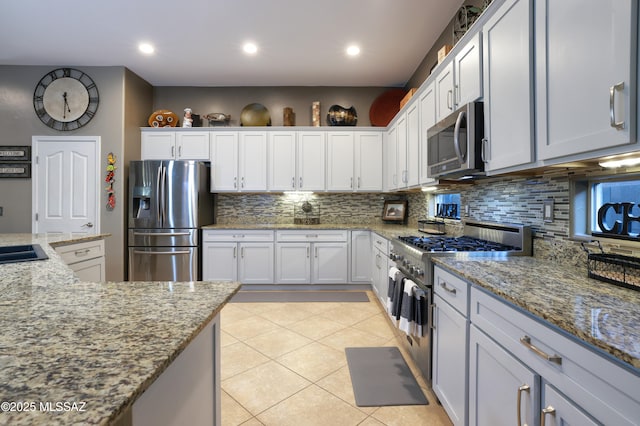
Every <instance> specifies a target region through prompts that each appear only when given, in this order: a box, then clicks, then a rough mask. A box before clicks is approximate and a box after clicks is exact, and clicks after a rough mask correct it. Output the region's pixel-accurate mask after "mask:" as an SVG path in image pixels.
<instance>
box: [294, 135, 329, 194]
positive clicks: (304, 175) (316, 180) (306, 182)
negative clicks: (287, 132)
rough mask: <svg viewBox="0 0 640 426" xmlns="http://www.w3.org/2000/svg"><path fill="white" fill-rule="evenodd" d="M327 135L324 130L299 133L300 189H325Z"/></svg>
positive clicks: (298, 183)
mask: <svg viewBox="0 0 640 426" xmlns="http://www.w3.org/2000/svg"><path fill="white" fill-rule="evenodd" d="M325 138H326V135H325V132H323V131H303V132H299V133H298V165H297V167H298V182H297V185H298V189H300V190H303V191H324V189H325V161H326V150H325V147H326V140H325Z"/></svg>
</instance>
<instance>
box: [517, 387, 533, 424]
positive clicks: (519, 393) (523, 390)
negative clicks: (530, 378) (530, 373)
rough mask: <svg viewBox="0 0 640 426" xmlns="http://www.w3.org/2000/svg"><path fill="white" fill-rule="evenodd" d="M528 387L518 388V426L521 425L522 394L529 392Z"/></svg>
mask: <svg viewBox="0 0 640 426" xmlns="http://www.w3.org/2000/svg"><path fill="white" fill-rule="evenodd" d="M530 389H531V388H530V387H529V385H522V386H520V387H519V388H518V426H521V425H522V414H521V413H522V392H527V393H528V392H529V390H530Z"/></svg>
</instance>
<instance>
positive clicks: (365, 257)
mask: <svg viewBox="0 0 640 426" xmlns="http://www.w3.org/2000/svg"><path fill="white" fill-rule="evenodd" d="M350 281H351V282H353V283H370V282H371V232H370V231H351V280H350Z"/></svg>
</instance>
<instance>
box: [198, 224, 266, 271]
mask: <svg viewBox="0 0 640 426" xmlns="http://www.w3.org/2000/svg"><path fill="white" fill-rule="evenodd" d="M273 265H274V248H273V231H252V230H250V231H243V230H220V231H218V230H208V231H207V230H205V231H204V232H203V244H202V279H203V280H205V281H240V282H241V283H242V284H273V282H274V267H273Z"/></svg>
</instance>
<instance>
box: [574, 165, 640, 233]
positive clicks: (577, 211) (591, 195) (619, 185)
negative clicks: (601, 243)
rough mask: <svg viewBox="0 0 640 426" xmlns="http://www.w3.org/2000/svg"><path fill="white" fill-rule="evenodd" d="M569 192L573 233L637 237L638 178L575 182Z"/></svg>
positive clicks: (639, 214) (639, 229)
mask: <svg viewBox="0 0 640 426" xmlns="http://www.w3.org/2000/svg"><path fill="white" fill-rule="evenodd" d="M573 192H574V193H573V197H572V198H573V202H574V206H573V209H572V211H573V226H572V231H573V235H574V236H577V237H580V236H583V237H590V236H591V235H594V236H601V237H610V238H623V239H632V240H637V239H638V238H640V177H634V178H633V179H629V178H626V179H620V178H617V179H613V178H598V179H590V180H584V181H576V182H574V185H573Z"/></svg>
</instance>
